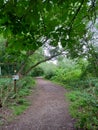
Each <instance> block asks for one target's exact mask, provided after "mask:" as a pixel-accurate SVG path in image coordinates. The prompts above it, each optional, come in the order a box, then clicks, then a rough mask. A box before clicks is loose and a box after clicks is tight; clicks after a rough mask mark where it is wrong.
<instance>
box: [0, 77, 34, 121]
mask: <svg viewBox="0 0 98 130" xmlns="http://www.w3.org/2000/svg"><path fill="white" fill-rule="evenodd" d="M34 87H35V80H34V79H33V78H32V77H30V76H26V77H24V78H22V79H20V80H19V81H17V84H16V90H17V91H16V93H15V92H14V81H13V80H12V79H10V78H1V79H0V99H1V105H2V106H1V107H2V108H5V107H7V108H8V109H11V110H12V111H13V114H14V115H19V114H21V113H22V112H23V111H24V110H25V109H27V108H28V106H29V105H30V102H29V101H28V100H27V99H26V96H28V95H30V93H31V92H32V90H33V88H34ZM1 114H2V113H1ZM3 116H4V115H2V118H3ZM9 119H10V117H9Z"/></svg>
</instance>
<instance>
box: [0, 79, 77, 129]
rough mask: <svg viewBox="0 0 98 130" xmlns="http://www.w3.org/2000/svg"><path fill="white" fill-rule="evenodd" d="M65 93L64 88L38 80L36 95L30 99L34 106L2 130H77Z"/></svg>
mask: <svg viewBox="0 0 98 130" xmlns="http://www.w3.org/2000/svg"><path fill="white" fill-rule="evenodd" d="M65 93H66V90H65V89H64V88H62V87H59V86H57V85H55V84H53V83H51V82H49V81H46V80H43V79H41V78H38V79H37V91H36V94H34V95H31V96H30V97H29V98H30V101H31V104H32V105H31V106H30V107H29V108H28V109H27V110H26V111H25V112H24V113H23V114H22V115H21V116H18V117H17V119H16V120H15V121H13V122H12V123H10V124H9V125H6V126H3V127H0V130H75V129H74V128H73V121H72V119H71V117H70V116H69V114H68V103H67V101H65V96H64V94H65Z"/></svg>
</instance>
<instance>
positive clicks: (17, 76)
mask: <svg viewBox="0 0 98 130" xmlns="http://www.w3.org/2000/svg"><path fill="white" fill-rule="evenodd" d="M12 79H13V80H14V92H15V93H16V81H17V80H19V75H13V76H12Z"/></svg>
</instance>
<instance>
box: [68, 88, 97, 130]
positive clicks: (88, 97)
mask: <svg viewBox="0 0 98 130" xmlns="http://www.w3.org/2000/svg"><path fill="white" fill-rule="evenodd" d="M67 96H68V98H69V99H70V101H71V107H70V112H71V115H72V116H73V117H74V118H76V119H77V123H76V127H77V128H82V129H84V130H97V129H98V99H97V97H95V96H94V95H92V94H90V93H88V92H87V91H83V90H82V91H80V90H77V91H72V92H71V93H69V94H68V95H67Z"/></svg>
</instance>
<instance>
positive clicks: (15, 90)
mask: <svg viewBox="0 0 98 130" xmlns="http://www.w3.org/2000/svg"><path fill="white" fill-rule="evenodd" d="M16 92H17V89H16V79H14V93H15V94H16Z"/></svg>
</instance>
